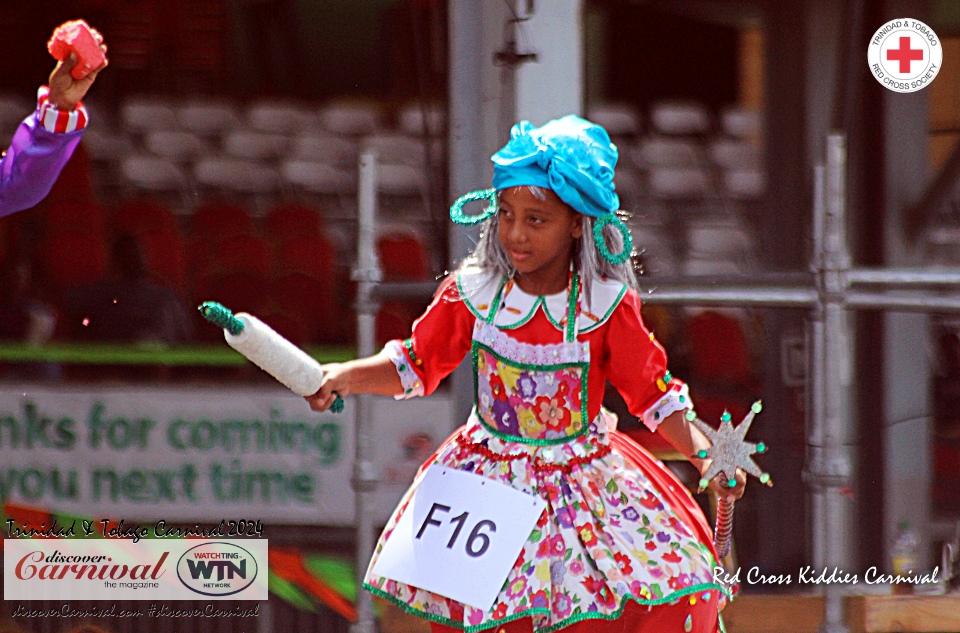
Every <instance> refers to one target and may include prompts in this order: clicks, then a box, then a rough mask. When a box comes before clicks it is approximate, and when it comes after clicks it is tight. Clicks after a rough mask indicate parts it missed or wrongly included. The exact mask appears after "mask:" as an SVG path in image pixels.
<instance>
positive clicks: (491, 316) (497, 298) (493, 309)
mask: <svg viewBox="0 0 960 633" xmlns="http://www.w3.org/2000/svg"><path fill="white" fill-rule="evenodd" d="M506 285H507V278H506V277H504V278H503V279H501V280H500V285H499V286H497V291H496V292H495V293H493V300H492V301H491V302H490V308H489V309H488V310H487V317H486V318H485V319H484V320H483V321H484V323H486V324H487V325H493V322H494V320H495V319H496V318H497V310H498V309H499V308H500V302H501V301H503V287H504V286H506Z"/></svg>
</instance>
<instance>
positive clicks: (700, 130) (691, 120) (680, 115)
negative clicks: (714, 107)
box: [650, 101, 711, 136]
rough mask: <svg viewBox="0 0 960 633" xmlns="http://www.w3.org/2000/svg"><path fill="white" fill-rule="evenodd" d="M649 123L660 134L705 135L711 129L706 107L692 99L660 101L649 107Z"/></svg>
mask: <svg viewBox="0 0 960 633" xmlns="http://www.w3.org/2000/svg"><path fill="white" fill-rule="evenodd" d="M650 124H651V126H652V127H653V129H654V130H655V131H656V132H659V133H660V134H676V135H699V136H702V135H706V134H709V133H710V131H711V123H710V113H709V112H708V111H707V108H706V107H705V106H704V105H702V104H700V103H696V102H692V101H662V102H660V103H656V104H654V105H653V107H652V108H651V109H650Z"/></svg>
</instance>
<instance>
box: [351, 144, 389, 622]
mask: <svg viewBox="0 0 960 633" xmlns="http://www.w3.org/2000/svg"><path fill="white" fill-rule="evenodd" d="M357 215H358V218H357V224H358V227H357V265H356V268H354V270H353V279H354V281H356V282H357V303H356V312H357V354H358V356H359V357H361V358H363V357H366V356H370V355H372V354H373V353H374V351H375V350H374V347H375V341H374V336H375V332H376V319H377V309H378V307H379V306H378V302H377V300H376V299H375V298H374V296H373V295H374V289H375V288H376V285H377V283H378V282H379V281H380V280H381V278H382V274H381V270H380V262H379V259H378V257H377V247H376V217H377V157H376V155H375V154H374V153H373V152H372V151H370V150H369V149H366V150H364V151H363V152H362V153H361V154H360V178H359V191H358V192H357ZM372 398H373V396H370V395H366V394H364V395H360V396H357V422H356V423H357V429H356V444H357V445H356V458H355V460H354V463H353V477H352V479H351V482H350V483H351V484H352V485H353V490H354V492H355V496H356V523H357V550H356V551H357V560H356V573H357V585H358V586H357V620H356V622H354V623H353V624H351V625H350V633H375V632H376V620H375V619H374V614H373V600H372V598H371V596H370V594H369V593H367V592H366V591H364V590H363V586H362V585H363V577H364V575H365V574H366V571H367V561H369V560H370V555H371V554H373V547H374V533H373V531H374V524H373V493H374V491H376V489H377V483H378V482H379V472H378V470H377V465H376V464H375V463H374V462H373V459H372V457H373V444H372V433H371V429H370V423H371V422H372V420H373V401H372Z"/></svg>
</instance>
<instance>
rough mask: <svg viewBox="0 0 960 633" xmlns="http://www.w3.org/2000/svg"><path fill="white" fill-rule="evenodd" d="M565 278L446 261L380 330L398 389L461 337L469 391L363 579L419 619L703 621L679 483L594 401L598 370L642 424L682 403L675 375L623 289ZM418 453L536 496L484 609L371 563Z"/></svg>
mask: <svg viewBox="0 0 960 633" xmlns="http://www.w3.org/2000/svg"><path fill="white" fill-rule="evenodd" d="M572 288H573V289H574V291H573V292H567V291H564V292H562V293H558V294H557V295H551V296H548V297H533V296H531V295H527V294H526V293H523V292H522V291H521V290H520V289H519V288H518V287H515V286H514V285H513V284H512V283H509V282H506V283H504V281H503V280H499V279H495V278H493V277H492V276H489V275H485V274H483V273H482V272H475V273H474V274H472V275H470V274H461V275H460V276H459V277H458V278H457V279H456V280H453V279H448V280H447V281H445V282H444V284H443V286H442V287H441V290H440V291H439V292H438V293H437V296H436V298H435V299H434V301H433V302H432V303H431V305H430V307H429V308H428V309H427V311H426V313H425V314H424V315H423V316H422V317H421V318H420V319H418V320H417V321H416V322H415V323H414V326H413V335H412V337H411V339H409V340H408V341H405V342H404V343H400V342H399V341H395V342H392V343H391V344H388V346H387V348H386V349H385V353H387V354H388V355H389V356H390V357H391V359H392V360H393V361H394V363H395V365H396V367H397V370H398V372H399V374H400V377H401V382H402V383H403V384H404V387H405V391H406V396H407V397H410V396H414V395H426V394H429V393H431V392H432V391H433V390H434V389H436V387H437V385H438V384H439V382H440V381H441V380H442V379H443V378H444V377H445V376H447V375H448V374H449V373H450V372H451V371H453V369H454V368H456V367H457V366H458V365H459V364H460V362H461V361H462V359H463V357H464V356H465V355H466V354H467V353H468V352H472V356H473V360H474V368H475V371H476V373H477V381H476V383H475V384H476V400H475V405H476V406H475V409H474V411H473V413H472V414H471V416H470V419H469V420H468V421H467V423H466V424H465V425H464V426H463V427H461V428H460V429H458V430H457V431H456V432H455V433H454V434H453V435H452V436H451V437H450V438H449V439H448V440H447V441H446V442H445V443H444V444H443V445H442V446H441V447H440V448H439V449H438V450H437V452H436V453H435V454H434V455H433V456H432V457H431V458H430V459H429V460H427V462H426V463H425V465H424V469H422V470H421V475H420V476H418V478H417V480H416V481H415V482H414V484H413V486H412V487H411V489H410V490H409V491H408V492H407V494H406V495H405V497H404V499H403V500H402V501H401V503H400V506H399V507H398V509H397V511H396V512H395V513H394V516H393V518H392V519H391V521H390V522H389V523H388V524H387V526H386V528H385V529H384V532H383V534H382V536H381V538H380V542H379V543H378V546H377V549H376V551H375V553H374V556H373V560H372V561H371V564H370V568H369V569H368V572H367V576H366V579H365V587H366V588H367V589H368V590H370V591H371V592H373V593H374V594H376V595H379V596H381V597H383V598H386V599H388V600H390V601H392V602H394V603H395V604H397V605H398V606H400V607H401V608H402V609H404V610H405V611H407V612H409V613H413V614H414V615H418V616H420V617H423V618H425V619H428V620H430V621H431V623H432V625H433V626H434V628H435V630H448V629H449V630H467V631H470V632H472V631H482V630H493V631H500V630H501V629H504V630H507V631H513V630H517V631H530V630H531V628H532V630H534V631H538V632H545V633H546V632H551V631H557V630H561V629H562V630H564V631H672V630H678V631H685V632H687V633H689V632H691V631H697V632H702V633H712V632H714V631H716V629H717V626H718V613H719V609H720V608H722V606H723V604H724V603H725V600H726V594H725V589H724V588H723V587H722V586H721V585H720V584H719V583H717V582H715V581H714V580H713V570H714V567H715V565H716V562H715V561H716V554H715V552H714V551H713V541H712V535H711V532H710V529H709V526H708V525H707V523H706V520H705V518H704V517H703V514H702V512H701V511H700V509H699V507H698V506H697V504H696V503H695V501H694V500H693V498H692V497H691V495H690V493H689V492H688V491H687V490H686V488H685V487H684V486H683V485H682V484H681V483H680V482H679V481H678V480H677V479H676V478H675V477H674V476H673V474H672V473H670V471H669V470H667V469H666V468H665V467H664V466H663V465H662V464H661V463H660V462H659V461H658V460H656V459H655V458H653V457H652V456H651V455H650V454H649V453H648V452H647V451H645V450H644V449H643V448H641V447H640V446H638V445H637V444H636V443H634V442H633V441H631V440H630V439H629V438H627V437H626V436H624V435H622V434H619V433H617V432H616V430H615V426H616V419H615V416H613V415H612V414H610V413H609V412H606V411H601V406H600V403H601V400H602V398H603V391H604V385H605V383H606V381H607V380H610V382H611V383H612V384H613V385H614V386H615V387H616V388H617V389H618V390H619V391H620V393H621V394H622V395H623V397H624V400H625V401H626V403H627V405H628V406H629V408H630V410H631V411H632V412H633V413H635V414H636V415H638V416H640V417H641V419H642V420H643V421H644V423H645V424H646V425H647V426H648V427H650V428H651V429H655V428H656V425H657V424H658V423H659V421H660V420H662V419H663V418H665V417H666V416H667V415H669V414H670V413H672V412H674V411H677V410H681V409H685V408H688V407H690V406H691V403H690V402H689V396H688V395H687V391H686V386H685V385H684V384H683V383H682V382H680V381H678V380H676V379H674V378H672V376H670V374H669V372H668V371H667V369H666V361H667V359H666V354H665V353H664V351H663V348H662V347H661V346H660V345H659V344H658V343H657V342H656V340H655V338H654V337H653V335H652V334H650V332H649V331H648V330H647V329H646V328H645V327H644V326H643V322H642V320H641V318H640V300H639V297H638V296H637V295H636V293H635V292H633V291H632V290H629V289H627V288H625V287H624V286H623V285H622V284H619V283H615V282H608V281H598V282H595V283H594V284H593V287H592V288H590V289H586V290H583V291H582V292H580V293H577V292H576V290H577V288H578V284H577V282H576V277H574V282H573V284H572ZM576 298H578V299H579V300H575V299H576ZM491 307H493V310H492V313H491ZM574 313H576V314H577V315H578V318H577V320H576V322H575V324H571V323H567V317H566V315H568V314H574ZM434 464H438V465H440V466H445V467H448V468H456V469H459V470H466V471H469V472H473V473H475V474H477V475H480V476H483V477H486V478H489V479H492V480H496V481H498V482H500V483H504V484H507V485H509V486H512V487H513V488H515V489H517V490H521V491H523V492H526V493H528V494H534V495H540V496H541V497H542V498H543V499H544V500H545V501H546V504H547V509H546V510H545V511H544V513H543V515H542V516H541V517H540V520H539V522H538V523H537V527H536V529H534V530H533V533H532V534H531V536H530V538H529V539H528V541H527V542H526V543H525V545H524V548H523V550H522V551H521V552H520V555H519V557H518V559H517V562H516V563H515V564H514V566H513V569H512V570H511V572H510V574H509V575H508V576H507V578H506V579H505V581H504V585H503V589H502V590H501V592H500V594H499V595H498V597H497V599H496V601H495V602H494V604H493V606H492V607H491V608H490V609H489V610H482V609H478V608H474V607H472V606H469V605H464V604H461V603H459V602H456V601H454V600H451V599H450V598H446V597H444V596H442V595H439V594H436V593H433V592H430V591H427V590H425V589H422V588H419V587H412V586H409V585H406V584H404V583H402V582H397V581H395V580H392V579H389V578H385V577H381V576H377V575H376V574H375V573H373V567H374V564H375V563H376V560H377V558H378V556H379V553H380V551H381V549H382V546H383V544H384V543H385V542H387V541H388V540H389V538H390V536H391V534H392V532H393V529H394V527H395V526H396V524H397V521H398V520H399V518H400V517H401V516H402V514H403V512H404V510H405V509H406V508H407V505H408V503H409V501H410V499H411V498H412V496H413V494H414V493H415V491H416V489H417V485H418V483H419V481H420V480H421V477H422V472H423V470H425V469H426V468H427V467H429V466H431V465H434Z"/></svg>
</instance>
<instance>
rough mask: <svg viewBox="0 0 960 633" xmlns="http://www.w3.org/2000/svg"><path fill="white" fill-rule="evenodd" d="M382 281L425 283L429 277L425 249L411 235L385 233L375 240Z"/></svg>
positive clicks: (417, 239)
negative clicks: (381, 269) (381, 268)
mask: <svg viewBox="0 0 960 633" xmlns="http://www.w3.org/2000/svg"><path fill="white" fill-rule="evenodd" d="M377 252H378V253H379V255H380V265H381V266H382V267H383V279H384V281H426V280H427V279H429V275H430V272H429V271H430V265H429V263H428V257H427V249H426V247H425V246H424V245H423V242H422V241H421V240H420V238H418V237H417V236H416V235H413V234H412V233H385V234H383V235H380V236H379V237H378V238H377Z"/></svg>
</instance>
